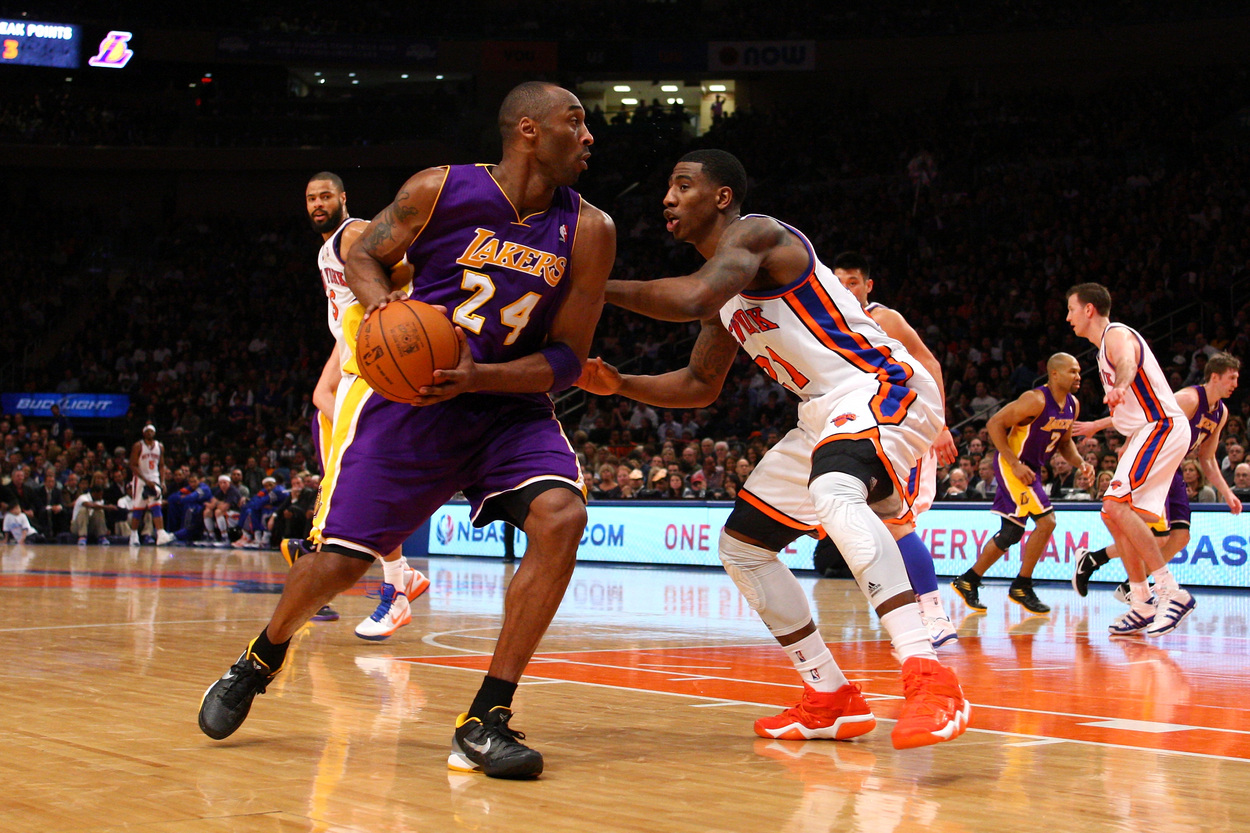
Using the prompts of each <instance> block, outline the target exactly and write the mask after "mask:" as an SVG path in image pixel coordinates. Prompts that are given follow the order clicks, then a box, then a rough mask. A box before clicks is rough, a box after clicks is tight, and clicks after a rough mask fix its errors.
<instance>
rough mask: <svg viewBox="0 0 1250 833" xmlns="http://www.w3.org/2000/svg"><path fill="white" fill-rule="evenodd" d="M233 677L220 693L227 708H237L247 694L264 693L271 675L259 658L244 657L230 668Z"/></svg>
mask: <svg viewBox="0 0 1250 833" xmlns="http://www.w3.org/2000/svg"><path fill="white" fill-rule="evenodd" d="M230 670H231V671H233V672H234V677H232V678H231V679H229V680H227V681H226V685H225V690H224V691H222V693H221V700H222V702H223V703H224V704H225V705H226V706H227V707H229V708H231V709H233V708H237V707H238V705H239V704H240V703H241V702H243V699H244V698H245V697H247V696H248V695H249V694H264V693H265V688H266V687H267V686H268V685H269V681H270V680H271V679H273V677H272V675H270V674H268V673H266V671H265V670H264V664H263V663H261V662H260V661H259V660H253V659H250V658H248V657H244V658H243V659H241V660H239V661H238V662H236V663H235V664H234V667H232V668H231V669H230Z"/></svg>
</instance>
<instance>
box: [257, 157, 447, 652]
mask: <svg viewBox="0 0 1250 833" xmlns="http://www.w3.org/2000/svg"><path fill="white" fill-rule="evenodd" d="M304 201H305V207H306V208H307V210H308V219H309V220H310V221H311V222H312V227H313V230H314V231H317V232H320V234H321V237H322V240H323V241H324V242H323V243H322V246H321V251H320V252H318V253H317V269H318V270H319V271H320V273H321V283H322V286H323V287H324V288H325V293H326V321H327V323H328V324H329V326H330V334H331V335H333V336H334V351H333V352H332V353H331V354H330V357H329V358H328V359H327V360H326V363H325V367H323V368H322V369H321V377H320V378H319V379H318V380H317V386H316V387H315V388H314V389H313V405H314V406H315V407H316V408H317V413H316V414H315V415H314V417H313V421H312V427H313V443H314V445H315V446H316V448H317V457H318V462H319V463H320V464H321V467H322V469H323V471H324V468H325V464H326V461H327V460H329V459H330V458H331V457H332V456H333V454H334V450H333V443H334V438H335V432H334V420H335V406H336V404H337V403H338V402H339V401H340V400H339V391H347V390H349V389H350V388H351V385H352V381H353V380H354V379H355V378H356V376H357V372H356V358H355V356H354V355H352V349H351V347H349V346H348V345H349V344H350V343H351V342H353V341H355V338H356V332H355V331H356V329H357V328H358V326H359V319H357V320H356V322H355V325H354V326H353V327H352V329H351V332H347V333H345V332H344V329H343V320H344V315H345V314H346V311H347V309H348V308H349V307H350V306H352V305H353V304H355V303H356V296H355V295H354V294H353V293H352V291H351V289H350V288H349V287H348V286H347V280H346V279H345V278H344V277H343V272H344V266H343V264H344V261H345V260H346V258H347V255H348V253H349V252H351V248H352V245H353V244H354V243H355V242H356V240H357V239H358V238H359V237H360V234H361V232H363V231H364V230H365V226H367V225H368V222H367V221H365V220H360V219H357V218H355V217H349V216H348V215H347V192H346V191H345V190H343V180H342V179H340V178H339V176H338V175H337V174H333V173H330V172H329V171H322V172H321V173H318V174H314V175H313V177H312V179H310V180H308V185H307V187H306V188H305V189H304ZM411 276H412V269H411V268H410V267H408V264H407V262H406V261H400V263H399V264H397V265H396V267H395V270H394V275H393V277H394V279H395V280H396V281H398V282H400V283H408V282H409V281H410V280H411ZM410 286H411V284H409V287H410ZM409 287H405V288H409ZM319 535H320V529H319V528H318V527H317V526H316V523H315V521H314V525H313V530H312V537H311V540H309V541H303V540H299V539H294V538H287V539H285V540H283V541H282V543H281V544H280V545H279V549H280V550H281V551H282V556H283V558H285V559H286V561H287V564H294V562H295V559H297V558H299V557H300V556H301V555H304V554H305V553H307V552H309V551H310V550H311V549H312V548H313V547H314V546H315V542H316V541H317V540H319ZM429 586H430V580H429V579H428V578H426V576H425V574H424V573H422V572H421V571H420V570H414V569H413V568H412V567H410V566H409V565H408V562H407V561H406V560H405V559H404V557H403V551H402V548H400V547H396V548H395V550H394V551H393V552H389V553H387V554H386V555H385V556H384V557H383V558H382V587H381V588H380V589H379V591H378V595H379V597H380V600H379V602H378V606H377V609H375V610H374V611H373V613H372V614H370V615H369V616H368V617H367V618H366V619H365V620H364V621H362V622H361V623H360V624H359V625H357V626H356V635H357V636H359V637H360V638H361V639H368V640H370V641H373V642H379V641H381V640H383V639H386V638H387V637H389V636H390V635H391V634H393V633H395V631H397V630H399V629H400V628H401V627H403V626H404V625H406V624H408V623H409V622H411V621H412V612H411V610H410V603H411V602H412V600H413V599H416V598H417V597H418V596H420V595H421V594H422V593H424V592H425V591H426V590H427V589H428V588H429ZM312 618H313V619H315V620H321V621H326V620H334V619H338V618H339V616H338V614H337V613H336V612H335V611H334V609H333V608H332V607H330V605H328V604H326V605H323V606H322V608H321V609H320V610H318V611H317V613H315V614H314V615H313V617H312Z"/></svg>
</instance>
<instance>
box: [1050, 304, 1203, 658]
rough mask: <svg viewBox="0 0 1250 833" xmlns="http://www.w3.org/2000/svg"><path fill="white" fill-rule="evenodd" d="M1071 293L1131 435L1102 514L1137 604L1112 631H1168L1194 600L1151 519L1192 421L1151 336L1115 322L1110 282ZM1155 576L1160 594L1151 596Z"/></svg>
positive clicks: (1075, 324) (1080, 327)
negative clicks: (1171, 565)
mask: <svg viewBox="0 0 1250 833" xmlns="http://www.w3.org/2000/svg"><path fill="white" fill-rule="evenodd" d="M1067 299H1068V315H1067V321H1068V324H1070V325H1071V326H1072V331H1073V332H1075V333H1076V335H1077V336H1079V337H1080V338H1084V339H1086V340H1088V341H1089V342H1090V343H1091V344H1093V345H1095V346H1096V347H1097V348H1098V375H1099V376H1101V377H1102V384H1103V387H1104V388H1105V389H1106V392H1107V393H1106V396H1104V397H1103V401H1104V402H1106V403H1107V407H1109V408H1110V409H1111V424H1112V425H1113V426H1114V427H1115V430H1116V431H1119V432H1120V433H1121V434H1123V435H1124V436H1125V437H1127V438H1128V441H1127V442H1126V443H1125V445H1124V452H1123V453H1122V454H1121V455H1120V461H1119V463H1118V464H1117V465H1116V468H1115V472H1114V473H1113V474H1112V476H1111V485H1110V486H1109V487H1108V488H1107V492H1106V495H1105V496H1104V498H1103V502H1102V519H1103V522H1104V523H1105V524H1106V525H1107V531H1108V532H1110V533H1111V537H1112V539H1113V540H1114V541H1115V546H1116V549H1117V550H1118V551H1119V553H1120V560H1121V561H1123V562H1124V572H1126V573H1128V580H1129V587H1130V591H1129V603H1130V608H1129V611H1128V612H1127V613H1125V614H1123V615H1121V616H1120V617H1118V618H1117V619H1116V620H1115V621H1114V622H1112V623H1111V625H1110V626H1109V627H1108V630H1109V631H1110V632H1111V635H1112V636H1132V635H1134V634H1139V633H1142V632H1145V634H1146V635H1147V636H1162V635H1163V634H1165V633H1171V632H1172V631H1174V630H1175V629H1176V626H1177V625H1179V624H1180V622H1181V620H1182V619H1184V618H1185V617H1186V616H1188V615H1189V614H1190V612H1191V611H1193V609H1194V604H1195V603H1194V597H1193V595H1192V594H1191V593H1190V592H1189V591H1188V590H1186V589H1185V588H1183V587H1181V586H1180V585H1179V584H1178V583H1177V582H1176V577H1175V576H1173V575H1172V572H1171V570H1169V569H1168V565H1167V562H1166V561H1164V560H1163V553H1162V552H1161V551H1160V550H1159V544H1158V543H1157V542H1156V541H1155V539H1154V536H1153V535H1152V534H1151V531H1150V527H1149V526H1147V525H1146V522H1147V521H1150V522H1151V523H1158V522H1159V521H1160V520H1161V519H1162V518H1163V511H1164V504H1165V502H1166V500H1167V496H1168V491H1169V490H1170V489H1171V487H1172V478H1173V476H1174V475H1175V474H1176V469H1177V467H1178V466H1180V464H1181V460H1183V459H1184V458H1185V452H1186V451H1188V450H1189V420H1188V419H1186V418H1185V412H1184V411H1182V410H1181V408H1180V405H1178V404H1177V403H1176V397H1175V396H1174V395H1173V394H1172V390H1171V389H1170V388H1169V387H1168V383H1167V377H1165V376H1164V375H1163V370H1162V369H1161V368H1160V367H1159V362H1158V361H1157V360H1156V359H1155V357H1154V353H1152V352H1151V351H1150V348H1149V347H1148V346H1147V345H1146V340H1145V339H1143V338H1142V337H1141V335H1140V334H1139V333H1138V332H1137V331H1136V330H1134V329H1133V328H1131V327H1128V326H1126V325H1124V324H1120V323H1116V322H1112V321H1111V319H1110V317H1109V316H1110V315H1111V293H1110V292H1108V291H1107V288H1106V287H1105V286H1103V285H1102V284H1099V283H1082V284H1077V285H1076V286H1074V287H1072V288H1071V289H1069V290H1068V296H1067ZM1151 576H1153V577H1154V580H1155V592H1156V596H1157V598H1151V593H1150V584H1149V578H1150V577H1151Z"/></svg>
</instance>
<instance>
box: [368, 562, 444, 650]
mask: <svg viewBox="0 0 1250 833" xmlns="http://www.w3.org/2000/svg"><path fill="white" fill-rule="evenodd" d="M423 578H424V576H423ZM426 585H427V586H428V585H429V580H428V579H427V580H426ZM378 595H379V597H380V599H381V600H380V601H379V602H378V607H377V609H376V610H374V611H373V614H372V615H371V616H370V617H369V618H368V619H366V620H364V621H363V622H361V623H360V624H359V625H357V626H356V635H357V636H359V637H360V638H361V639H368V640H369V641H370V642H381V641H382V640H384V639H387V638H389V637H390V635H391V634H393V633H395V631H397V630H399V629H400V628H402V627H403V626H404V625H406V624H408V623H409V622H411V621H412V609H411V608H410V607H409V605H408V597H407V596H406V595H404V594H403V593H401V592H400V591H398V590H396V589H395V585H393V584H386V583H383V584H382V589H381V591H380V592H379V594H378Z"/></svg>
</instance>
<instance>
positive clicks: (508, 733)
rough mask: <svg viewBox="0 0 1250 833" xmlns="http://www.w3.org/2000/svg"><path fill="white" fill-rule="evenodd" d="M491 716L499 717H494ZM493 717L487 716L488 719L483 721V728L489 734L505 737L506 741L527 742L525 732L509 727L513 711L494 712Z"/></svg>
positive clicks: (501, 710)
mask: <svg viewBox="0 0 1250 833" xmlns="http://www.w3.org/2000/svg"><path fill="white" fill-rule="evenodd" d="M491 715H497V716H494V717H492V716H491ZM491 715H487V719H486V720H483V721H482V727H483V728H484V729H486V730H487V731H488V732H494V733H497V734H500V735H503V737H504V738H505V739H506V740H525V733H524V732H522V731H520V730H518V729H513V728H512V727H511V726H509V725H508V721H509V720H511V719H512V710H511V709H499V710H498V711H492V712H491Z"/></svg>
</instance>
